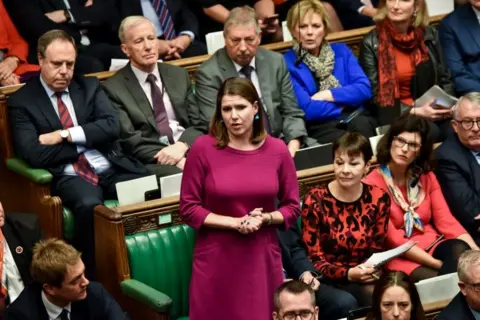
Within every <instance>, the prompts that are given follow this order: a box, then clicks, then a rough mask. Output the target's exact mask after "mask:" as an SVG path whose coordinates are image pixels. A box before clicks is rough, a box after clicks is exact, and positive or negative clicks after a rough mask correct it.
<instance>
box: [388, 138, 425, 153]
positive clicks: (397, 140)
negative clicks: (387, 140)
mask: <svg viewBox="0 0 480 320" xmlns="http://www.w3.org/2000/svg"><path fill="white" fill-rule="evenodd" d="M393 142H395V145H396V146H397V147H399V148H403V146H404V145H407V146H408V149H409V150H412V151H417V150H418V149H420V147H421V146H422V144H421V143H417V142H412V141H407V140H405V139H403V138H402V137H399V136H395V137H393Z"/></svg>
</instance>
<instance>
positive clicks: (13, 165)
mask: <svg viewBox="0 0 480 320" xmlns="http://www.w3.org/2000/svg"><path fill="white" fill-rule="evenodd" d="M5 162H6V164H7V168H8V169H9V170H12V171H13V172H16V173H17V174H19V175H21V176H23V177H25V178H27V179H30V180H32V181H33V182H36V183H38V184H46V183H50V181H52V178H53V176H52V174H51V173H50V172H48V171H47V170H44V169H33V168H31V167H30V166H29V165H28V164H27V163H26V162H25V161H23V160H21V159H18V158H11V159H7V160H6V161H5Z"/></svg>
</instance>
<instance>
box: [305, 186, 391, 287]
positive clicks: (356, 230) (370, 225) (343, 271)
mask: <svg viewBox="0 0 480 320" xmlns="http://www.w3.org/2000/svg"><path fill="white" fill-rule="evenodd" d="M389 213H390V196H389V195H388V194H387V193H385V192H384V191H383V190H382V189H380V188H378V187H373V186H370V185H367V184H363V191H362V195H361V196H360V198H359V199H358V200H356V201H354V202H349V203H346V202H342V201H340V200H337V199H336V198H335V197H334V196H333V195H332V193H331V192H330V190H329V189H328V186H327V185H324V186H320V187H317V188H312V189H311V190H310V192H309V193H308V194H307V196H306V197H305V201H304V205H303V211H302V226H303V227H302V228H303V231H302V233H303V234H302V236H303V241H304V242H305V245H306V246H307V249H308V255H309V257H310V259H311V260H312V262H313V264H314V266H315V268H316V269H317V270H318V271H319V272H321V273H323V275H324V276H325V277H327V278H330V279H336V280H347V273H348V269H349V268H352V267H355V266H357V265H359V264H361V263H363V262H365V260H367V259H368V258H369V257H370V256H371V255H372V254H373V253H375V252H379V251H384V250H385V245H384V244H385V236H386V233H387V226H388V218H389Z"/></svg>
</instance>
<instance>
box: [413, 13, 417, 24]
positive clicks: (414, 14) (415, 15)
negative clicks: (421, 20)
mask: <svg viewBox="0 0 480 320" xmlns="http://www.w3.org/2000/svg"><path fill="white" fill-rule="evenodd" d="M416 19H417V10H415V11H414V12H413V22H415V20H416Z"/></svg>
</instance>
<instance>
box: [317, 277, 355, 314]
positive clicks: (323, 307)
mask: <svg viewBox="0 0 480 320" xmlns="http://www.w3.org/2000/svg"><path fill="white" fill-rule="evenodd" d="M315 298H316V300H317V306H318V309H319V316H318V318H319V319H322V320H336V319H341V318H346V317H347V315H348V311H350V310H355V309H358V307H359V306H358V303H357V299H355V297H354V296H353V295H351V294H350V293H348V292H346V291H344V290H341V289H338V288H335V287H333V286H331V285H328V284H324V283H322V284H321V285H320V288H319V289H318V290H317V291H316V292H315Z"/></svg>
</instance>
